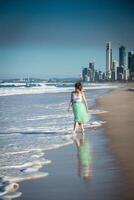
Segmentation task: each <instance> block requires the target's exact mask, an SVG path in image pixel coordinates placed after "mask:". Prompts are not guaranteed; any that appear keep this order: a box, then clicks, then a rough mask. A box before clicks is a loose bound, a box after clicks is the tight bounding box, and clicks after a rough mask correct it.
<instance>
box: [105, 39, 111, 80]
mask: <svg viewBox="0 0 134 200" xmlns="http://www.w3.org/2000/svg"><path fill="white" fill-rule="evenodd" d="M111 67H112V48H111V42H108V43H106V75H107V79H110V77H111Z"/></svg>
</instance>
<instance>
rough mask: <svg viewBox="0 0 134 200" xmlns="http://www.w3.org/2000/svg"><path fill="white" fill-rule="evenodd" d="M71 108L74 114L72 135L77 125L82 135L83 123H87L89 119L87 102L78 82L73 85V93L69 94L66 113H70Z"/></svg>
mask: <svg viewBox="0 0 134 200" xmlns="http://www.w3.org/2000/svg"><path fill="white" fill-rule="evenodd" d="M71 106H72V110H73V114H74V127H73V133H75V132H76V129H77V126H78V124H79V126H80V128H81V132H82V133H84V128H83V123H86V122H88V120H89V117H88V106H87V100H86V97H85V94H84V92H83V88H82V84H81V83H80V82H77V83H75V91H73V92H72V93H71V99H70V102H69V106H68V112H69V111H70V108H71Z"/></svg>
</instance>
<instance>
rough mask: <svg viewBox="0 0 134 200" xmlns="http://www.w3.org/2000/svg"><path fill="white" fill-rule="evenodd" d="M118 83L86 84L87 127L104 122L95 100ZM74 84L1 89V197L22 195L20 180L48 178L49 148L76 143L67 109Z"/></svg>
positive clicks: (71, 120)
mask: <svg viewBox="0 0 134 200" xmlns="http://www.w3.org/2000/svg"><path fill="white" fill-rule="evenodd" d="M116 87H119V85H111V84H104V85H103V84H100V85H99V84H92V85H91V86H85V90H86V96H87V100H88V104H89V107H90V110H89V111H90V116H91V118H90V121H89V122H88V123H87V124H86V125H85V127H86V128H91V129H92V128H94V127H100V126H102V125H103V123H106V122H102V121H100V120H96V118H95V117H93V116H94V114H95V115H96V114H99V113H102V112H107V111H102V110H96V109H92V108H93V107H94V105H95V100H96V98H97V97H98V96H101V95H103V94H105V93H107V92H109V91H110V90H111V89H112V88H116ZM72 90H73V87H72V85H70V87H68V85H67V86H66V85H64V86H63V85H59V86H54V85H49V86H47V85H45V86H42V87H34V88H33V87H31V88H25V87H13V88H12V87H6V88H2V87H1V88H0V198H1V199H9V198H11V197H10V195H11V196H12V199H13V198H16V197H18V196H21V191H19V189H18V187H19V182H20V181H24V180H29V179H37V178H41V177H47V176H49V174H48V173H47V172H43V171H42V170H41V169H42V167H43V166H44V165H48V164H51V160H48V159H45V154H46V153H47V151H49V150H51V149H55V148H60V147H62V146H65V145H69V144H71V143H73V140H72V136H71V134H70V131H71V129H72V126H73V115H72V112H70V113H68V112H67V107H68V102H69V98H70V91H72Z"/></svg>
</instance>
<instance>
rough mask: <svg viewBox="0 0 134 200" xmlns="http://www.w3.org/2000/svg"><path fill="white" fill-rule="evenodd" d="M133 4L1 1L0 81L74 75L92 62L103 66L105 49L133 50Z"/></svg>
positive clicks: (73, 1) (35, 0)
mask: <svg viewBox="0 0 134 200" xmlns="http://www.w3.org/2000/svg"><path fill="white" fill-rule="evenodd" d="M133 7H134V4H133V3H132V1H126V0H122V1H121V0H117V1H115V0H113V1H104V0H102V1H98V0H94V1H93V0H84V1H82V0H78V1H75V0H68V1H67V0H64V1H61V0H55V1H48V0H45V1H43V0H38V1H37V0H32V1H30V0H23V1H17V0H12V1H8V0H1V1H0V78H16V77H25V76H32V77H39V78H50V77H78V76H79V73H80V72H81V67H82V66H84V67H87V66H88V63H89V62H94V63H95V67H96V69H100V70H102V71H104V70H105V68H106V59H105V46H106V42H108V41H111V42H112V49H113V58H114V59H116V60H118V57H119V55H118V54H119V53H118V48H119V46H120V45H124V46H125V47H126V49H127V51H130V50H134V40H133V35H134V27H133V21H134V13H133Z"/></svg>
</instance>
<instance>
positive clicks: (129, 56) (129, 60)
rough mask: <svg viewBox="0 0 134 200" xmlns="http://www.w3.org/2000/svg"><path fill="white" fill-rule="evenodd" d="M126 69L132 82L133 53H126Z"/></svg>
mask: <svg viewBox="0 0 134 200" xmlns="http://www.w3.org/2000/svg"><path fill="white" fill-rule="evenodd" d="M128 69H129V73H130V80H134V52H133V51H130V52H128Z"/></svg>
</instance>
